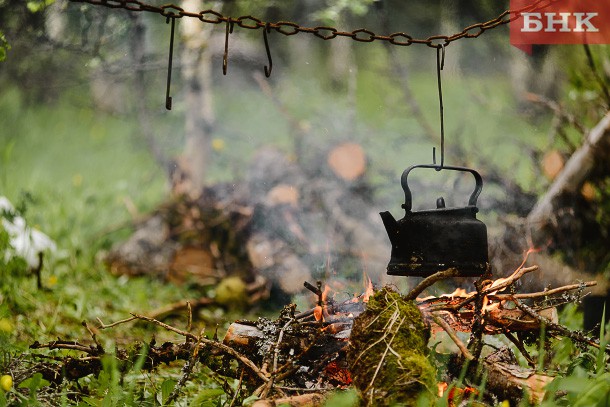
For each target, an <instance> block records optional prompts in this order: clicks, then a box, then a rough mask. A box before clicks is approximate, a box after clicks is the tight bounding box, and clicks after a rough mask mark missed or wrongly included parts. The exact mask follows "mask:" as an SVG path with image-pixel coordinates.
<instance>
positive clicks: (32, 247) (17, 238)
mask: <svg viewBox="0 0 610 407" xmlns="http://www.w3.org/2000/svg"><path fill="white" fill-rule="evenodd" d="M6 213H10V214H15V208H14V207H13V205H12V204H11V202H10V201H9V200H8V199H7V198H6V197H3V196H0V218H1V221H2V227H3V228H4V230H6V232H7V233H8V235H9V244H10V246H11V247H12V248H13V250H14V253H12V252H10V251H7V252H6V253H5V254H4V255H5V259H10V258H11V257H12V256H13V255H17V256H19V257H22V258H23V259H25V261H26V262H27V264H28V266H29V267H30V268H32V269H35V268H38V267H39V265H40V260H39V258H38V254H39V253H42V252H45V251H50V252H56V251H57V245H56V244H55V242H53V240H51V238H50V237H49V236H47V235H45V234H44V233H42V232H41V231H39V230H36V229H32V228H31V227H29V226H27V224H26V223H25V219H23V218H22V217H21V216H17V215H15V216H14V217H8V218H7V217H6V216H3V215H5V214H6Z"/></svg>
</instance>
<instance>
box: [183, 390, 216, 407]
mask: <svg viewBox="0 0 610 407" xmlns="http://www.w3.org/2000/svg"><path fill="white" fill-rule="evenodd" d="M223 394H225V392H224V390H222V389H203V390H201V391H200V392H199V393H197V395H196V396H195V398H193V400H191V402H190V403H189V405H190V406H193V407H214V406H216V401H217V400H218V398H219V397H220V396H222V395H223Z"/></svg>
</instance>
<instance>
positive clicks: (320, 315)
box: [313, 305, 324, 322]
mask: <svg viewBox="0 0 610 407" xmlns="http://www.w3.org/2000/svg"><path fill="white" fill-rule="evenodd" d="M313 316H314V318H315V319H316V321H318V322H320V321H322V319H323V318H324V315H323V312H322V307H321V306H319V305H316V306H315V307H314V309H313Z"/></svg>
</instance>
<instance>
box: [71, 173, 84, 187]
mask: <svg viewBox="0 0 610 407" xmlns="http://www.w3.org/2000/svg"><path fill="white" fill-rule="evenodd" d="M72 185H74V186H75V187H76V188H78V187H80V186H81V185H83V176H82V175H81V174H74V175H73V176H72Z"/></svg>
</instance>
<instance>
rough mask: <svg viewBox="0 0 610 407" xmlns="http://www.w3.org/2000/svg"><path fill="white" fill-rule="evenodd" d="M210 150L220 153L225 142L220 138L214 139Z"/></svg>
mask: <svg viewBox="0 0 610 407" xmlns="http://www.w3.org/2000/svg"><path fill="white" fill-rule="evenodd" d="M212 149H213V150H214V151H222V150H224V149H225V141H224V140H223V139H220V138H215V139H213V140H212Z"/></svg>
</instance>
